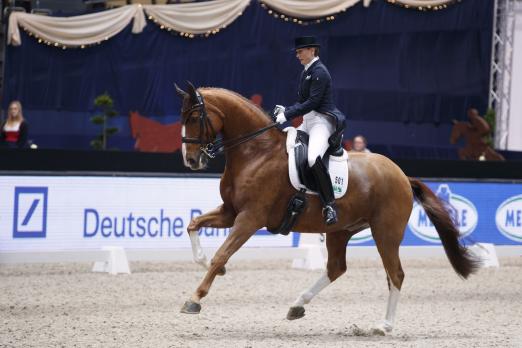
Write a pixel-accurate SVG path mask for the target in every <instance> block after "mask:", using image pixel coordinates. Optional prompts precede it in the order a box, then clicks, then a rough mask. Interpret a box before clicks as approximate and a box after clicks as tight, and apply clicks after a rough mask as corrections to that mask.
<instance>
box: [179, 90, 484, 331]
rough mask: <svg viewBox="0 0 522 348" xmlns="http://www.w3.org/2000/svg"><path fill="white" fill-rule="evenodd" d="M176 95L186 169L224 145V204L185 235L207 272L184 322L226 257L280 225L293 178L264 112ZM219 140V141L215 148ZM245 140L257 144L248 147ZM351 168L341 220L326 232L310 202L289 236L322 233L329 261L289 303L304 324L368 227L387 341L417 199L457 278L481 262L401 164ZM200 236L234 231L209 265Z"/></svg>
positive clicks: (214, 93)
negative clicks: (380, 280)
mask: <svg viewBox="0 0 522 348" xmlns="http://www.w3.org/2000/svg"><path fill="white" fill-rule="evenodd" d="M176 90H177V93H178V94H179V95H180V96H182V98H183V103H182V104H183V105H182V112H181V116H182V124H183V127H182V137H183V138H182V141H183V145H182V152H183V160H184V163H185V165H186V166H188V167H190V168H191V169H193V170H199V169H204V168H205V166H206V164H207V162H208V160H209V157H212V156H213V154H212V149H211V148H210V147H208V144H211V143H212V144H213V145H216V144H221V145H224V153H225V156H226V166H225V170H224V173H223V176H222V178H221V183H220V192H221V198H222V199H223V204H221V205H220V206H219V207H217V208H215V209H214V210H212V211H210V212H208V213H206V214H203V215H201V216H198V217H196V218H194V219H193V220H192V221H191V223H190V225H189V226H188V233H189V236H190V239H191V243H192V248H193V253H194V260H195V261H196V262H197V263H199V264H201V265H203V266H204V267H205V268H207V273H206V276H205V277H204V279H203V281H202V282H201V284H200V285H199V287H198V288H197V290H196V291H195V292H194V294H193V295H192V296H191V298H190V299H189V300H188V301H187V302H185V304H184V305H183V307H182V309H181V311H182V312H183V313H191V314H193V313H199V312H200V310H201V304H200V301H201V299H202V298H203V297H205V296H206V295H207V294H208V292H209V289H210V286H211V285H212V282H213V281H214V279H215V277H216V275H223V274H224V273H225V264H226V263H227V261H228V260H229V258H230V257H231V256H232V255H233V254H234V253H235V252H236V251H237V250H238V249H239V248H240V247H241V246H242V245H243V244H244V243H245V242H246V241H247V240H248V239H249V238H250V237H252V236H253V235H254V234H255V233H256V231H257V230H259V229H261V228H263V227H267V228H269V229H275V228H276V227H277V226H279V224H280V223H281V221H282V219H283V216H284V214H285V212H286V209H287V204H288V201H289V199H290V198H291V196H292V195H293V194H295V192H296V190H295V189H294V188H293V187H292V185H291V183H290V180H289V177H288V156H287V154H286V145H285V141H286V136H285V134H284V133H283V132H281V131H280V130H279V129H277V128H275V127H272V126H273V123H272V121H271V119H270V118H269V117H268V116H267V115H266V114H265V113H264V112H263V111H261V110H260V109H259V108H258V107H256V106H255V105H253V104H252V103H251V102H250V101H248V100H247V99H245V98H243V97H241V96H240V95H238V94H236V93H234V92H231V91H228V90H225V89H218V88H200V89H198V90H196V89H195V88H194V87H193V86H192V85H191V84H190V83H189V89H188V92H185V91H183V90H181V89H180V88H179V87H177V86H176ZM271 125H272V126H271ZM259 130H261V131H262V132H260V131H259ZM219 133H220V134H222V139H221V140H217V141H215V139H216V135H217V134H219ZM245 134H247V135H248V134H250V135H252V134H254V135H256V137H254V138H250V137H248V138H245V137H244V135H245ZM246 140H248V141H246ZM348 166H349V172H350V175H349V185H348V187H349V190H348V193H347V194H346V195H345V196H344V197H342V198H340V199H338V200H337V202H336V203H337V209H338V212H339V221H338V222H337V223H336V224H334V225H331V226H326V225H325V223H324V221H323V217H322V216H321V210H322V206H321V202H320V201H319V198H317V196H312V195H310V196H309V197H308V204H307V206H306V208H305V210H304V211H303V213H302V215H301V217H300V218H299V220H298V222H297V224H296V225H295V226H294V228H293V229H292V230H293V231H297V232H301V233H325V234H326V247H327V250H328V262H327V269H326V271H325V273H324V274H323V275H322V276H321V277H320V278H319V279H318V280H317V282H316V283H315V284H313V285H312V286H311V287H310V288H309V289H307V290H305V291H304V292H303V293H302V294H301V295H299V296H298V298H297V299H296V301H295V302H294V303H293V304H292V306H291V307H290V310H289V312H288V315H287V318H288V319H290V320H291V319H298V318H301V317H303V316H304V312H305V310H304V305H305V304H307V303H309V302H310V301H311V300H312V298H313V297H314V296H315V295H317V294H318V293H319V292H320V291H321V290H322V289H324V288H325V287H326V286H327V285H328V284H330V283H331V282H333V281H334V280H335V279H337V278H338V277H339V276H341V275H342V274H343V273H345V271H346V248H347V244H348V241H349V240H350V238H351V237H352V236H353V235H355V234H356V233H357V232H359V231H361V230H363V229H366V228H368V227H371V231H372V235H373V239H374V240H375V244H376V246H377V249H378V251H379V254H380V256H381V258H382V262H383V265H384V269H385V271H386V274H387V281H388V288H389V297H388V305H387V311H386V315H385V319H384V320H383V321H382V322H379V323H378V324H377V325H376V326H375V327H374V331H373V332H374V333H376V334H381V335H383V334H385V332H390V331H391V330H392V328H393V322H394V317H395V312H396V307H397V303H398V300H399V291H400V289H401V286H402V282H403V279H404V272H403V270H402V267H401V261H400V259H399V246H400V244H401V241H402V239H403V235H404V229H405V227H406V224H407V222H408V219H409V216H410V213H411V210H412V205H413V197H415V198H416V199H417V200H418V201H419V202H420V203H421V204H422V206H423V207H424V209H425V211H426V213H427V214H428V216H429V218H430V219H431V221H432V222H433V224H434V226H435V227H436V229H437V232H438V233H439V236H440V239H441V241H442V245H443V246H444V249H445V251H446V254H447V256H448V258H449V261H450V263H451V265H452V266H453V268H454V270H455V271H456V272H457V273H458V274H459V275H460V276H461V277H464V278H466V277H467V276H468V275H469V274H470V273H473V272H474V271H475V270H476V269H477V263H476V261H475V260H474V258H473V256H472V254H470V253H469V251H468V249H466V248H465V247H464V246H463V245H461V244H460V243H459V240H458V237H459V233H458V230H457V228H456V227H455V225H454V223H453V221H452V219H451V217H450V215H449V214H448V211H447V210H446V209H445V207H444V206H443V203H442V202H441V201H440V200H439V199H438V198H437V197H436V196H435V194H434V193H433V192H432V191H431V190H430V189H429V188H428V187H427V186H425V185H424V184H423V183H421V182H420V181H418V180H415V179H411V178H408V177H407V176H406V175H404V173H403V172H402V170H401V169H400V168H399V167H398V166H397V165H395V164H394V163H393V162H392V161H390V160H389V159H388V158H386V157H384V156H381V155H377V154H371V153H368V154H366V153H354V154H350V159H349V163H348ZM202 227H215V228H225V227H231V230H230V233H229V234H228V236H227V238H226V240H225V242H224V243H223V245H222V246H221V247H220V248H219V249H218V250H217V252H216V254H215V255H214V257H213V258H212V261H211V262H210V263H209V262H207V259H206V257H205V255H204V254H203V252H202V249H201V245H200V241H199V236H198V230H199V229H200V228H202Z"/></svg>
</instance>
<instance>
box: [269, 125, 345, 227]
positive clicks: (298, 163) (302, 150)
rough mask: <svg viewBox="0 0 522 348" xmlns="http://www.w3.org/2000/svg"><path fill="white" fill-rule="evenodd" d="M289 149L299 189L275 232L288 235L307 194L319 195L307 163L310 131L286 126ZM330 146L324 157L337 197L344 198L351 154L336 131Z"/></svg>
mask: <svg viewBox="0 0 522 348" xmlns="http://www.w3.org/2000/svg"><path fill="white" fill-rule="evenodd" d="M284 132H286V133H287V136H286V152H287V153H288V176H289V179H290V182H291V183H292V186H293V187H294V188H295V189H296V190H297V191H298V192H297V193H296V194H295V195H294V196H293V197H292V198H291V199H290V202H289V203H288V207H287V212H286V216H285V217H284V219H283V221H282V223H281V225H280V226H279V227H278V228H276V229H275V230H269V231H270V232H271V233H274V234H284V235H287V234H288V233H289V232H290V230H291V229H292V227H293V226H294V225H295V223H296V222H297V218H298V217H299V215H300V214H301V212H302V211H303V210H304V209H305V207H306V194H315V195H317V184H316V183H315V180H314V177H313V174H312V173H311V170H310V166H309V165H308V139H309V137H308V134H307V133H305V132H303V131H300V130H297V129H295V128H293V127H288V128H285V129H284ZM328 142H329V144H330V147H329V148H328V150H327V151H326V153H325V155H324V156H323V158H322V160H323V163H324V165H325V166H326V168H328V172H329V174H330V179H331V181H332V187H333V191H334V196H335V198H336V199H338V198H341V197H343V196H344V195H345V194H346V192H347V190H348V153H347V152H346V151H345V150H344V149H343V148H342V147H341V146H340V143H341V142H340V137H338V135H337V134H334V135H333V136H332V137H330V139H328Z"/></svg>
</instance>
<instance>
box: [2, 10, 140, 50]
mask: <svg viewBox="0 0 522 348" xmlns="http://www.w3.org/2000/svg"><path fill="white" fill-rule="evenodd" d="M133 19H134V23H133V26H132V32H133V33H136V34H137V33H141V31H142V30H143V28H144V27H145V25H146V21H145V15H144V14H143V8H142V6H141V5H128V6H124V7H121V8H117V9H114V10H108V11H103V12H99V13H93V14H88V15H83V16H74V17H48V16H40V15H35V14H30V13H23V12H13V13H12V14H11V16H10V17H9V28H8V38H7V43H8V44H11V45H14V46H19V45H20V44H21V43H22V40H21V38H20V29H19V27H20V26H21V27H23V28H25V29H26V30H27V31H29V32H30V33H31V34H33V35H35V36H37V37H38V38H41V39H42V40H44V41H47V42H50V43H51V44H58V45H63V46H68V47H79V46H82V45H92V44H96V43H99V42H101V41H104V40H108V39H109V38H111V37H113V36H114V35H116V34H118V33H119V32H120V31H122V30H123V28H125V27H126V26H127V25H128V24H129V23H130V22H131V21H132V20H133Z"/></svg>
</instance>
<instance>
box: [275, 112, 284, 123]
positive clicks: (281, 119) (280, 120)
mask: <svg viewBox="0 0 522 348" xmlns="http://www.w3.org/2000/svg"><path fill="white" fill-rule="evenodd" d="M276 122H277V123H279V124H281V123H285V122H286V117H285V114H284V113H282V112H281V113H279V114H277V116H276Z"/></svg>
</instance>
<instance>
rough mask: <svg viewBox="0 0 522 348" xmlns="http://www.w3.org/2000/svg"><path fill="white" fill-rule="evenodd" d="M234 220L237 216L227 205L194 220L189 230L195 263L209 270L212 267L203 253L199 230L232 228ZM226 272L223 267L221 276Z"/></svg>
mask: <svg viewBox="0 0 522 348" xmlns="http://www.w3.org/2000/svg"><path fill="white" fill-rule="evenodd" d="M234 218H235V214H234V213H233V212H232V211H231V209H227V208H226V207H225V205H224V204H222V205H220V206H219V207H217V208H216V209H214V210H212V211H209V212H208V213H205V214H203V215H200V216H197V217H195V218H193V219H192V221H191V222H190V224H189V226H188V228H187V230H188V234H189V237H190V243H191V245H192V255H193V256H194V262H195V263H197V264H200V265H201V266H203V267H204V268H206V269H207V270H208V269H209V267H210V264H209V262H208V261H207V256H206V255H205V253H204V252H203V248H201V242H200V240H199V229H200V228H201V227H214V228H226V227H231V226H232V225H233V224H234ZM225 272H226V270H225V268H224V267H223V269H221V270H220V272H219V275H224V274H225Z"/></svg>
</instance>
